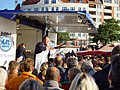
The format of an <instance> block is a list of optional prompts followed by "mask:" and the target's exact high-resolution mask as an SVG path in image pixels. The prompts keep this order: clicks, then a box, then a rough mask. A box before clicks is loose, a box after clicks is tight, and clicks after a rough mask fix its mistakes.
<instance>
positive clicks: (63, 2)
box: [21, 0, 120, 44]
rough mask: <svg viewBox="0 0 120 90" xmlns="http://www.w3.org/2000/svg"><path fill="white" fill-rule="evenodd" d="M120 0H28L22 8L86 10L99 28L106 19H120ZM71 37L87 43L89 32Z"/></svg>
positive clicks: (29, 9) (35, 9)
mask: <svg viewBox="0 0 120 90" xmlns="http://www.w3.org/2000/svg"><path fill="white" fill-rule="evenodd" d="M119 3H120V0H26V1H24V2H23V4H22V7H21V10H25V11H86V12H88V13H89V15H90V17H91V18H92V19H93V20H94V22H95V23H94V24H95V26H96V27H97V28H98V27H99V25H100V24H102V23H103V22H104V21H105V19H110V18H115V19H118V20H120V6H119ZM70 37H71V39H75V38H77V39H78V40H79V41H80V43H82V42H81V41H83V42H84V43H85V41H86V43H87V40H88V38H89V36H88V33H82V32H79V33H76V32H71V33H70ZM80 43H79V44H80Z"/></svg>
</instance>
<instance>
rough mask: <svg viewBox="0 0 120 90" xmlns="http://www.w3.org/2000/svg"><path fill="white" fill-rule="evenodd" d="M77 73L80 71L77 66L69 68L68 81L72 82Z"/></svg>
mask: <svg viewBox="0 0 120 90" xmlns="http://www.w3.org/2000/svg"><path fill="white" fill-rule="evenodd" d="M78 73H82V71H81V70H80V69H78V68H77V67H73V68H71V69H69V71H68V78H69V80H70V82H72V80H73V79H74V78H75V76H76V75H77V74H78Z"/></svg>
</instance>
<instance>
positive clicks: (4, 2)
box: [0, 0, 22, 10]
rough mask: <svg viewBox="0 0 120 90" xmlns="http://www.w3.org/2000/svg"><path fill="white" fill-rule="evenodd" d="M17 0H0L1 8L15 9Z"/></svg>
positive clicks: (19, 0)
mask: <svg viewBox="0 0 120 90" xmlns="http://www.w3.org/2000/svg"><path fill="white" fill-rule="evenodd" d="M21 2H22V0H18V3H21ZM15 7H16V6H15V0H0V10H4V9H8V10H14V9H15Z"/></svg>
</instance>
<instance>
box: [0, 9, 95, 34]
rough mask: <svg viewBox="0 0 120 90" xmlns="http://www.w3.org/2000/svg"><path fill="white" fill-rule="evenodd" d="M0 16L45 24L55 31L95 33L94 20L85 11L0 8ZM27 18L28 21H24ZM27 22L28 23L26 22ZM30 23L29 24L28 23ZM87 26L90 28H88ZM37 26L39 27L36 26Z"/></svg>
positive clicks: (35, 23) (34, 23)
mask: <svg viewBox="0 0 120 90" xmlns="http://www.w3.org/2000/svg"><path fill="white" fill-rule="evenodd" d="M0 16H3V17H5V18H9V19H11V20H15V18H16V16H18V17H20V18H19V19H20V20H21V22H24V23H23V24H27V25H31V26H35V25H37V24H38V26H40V24H42V25H46V26H47V27H48V29H51V30H53V31H55V32H59V31H60V32H81V33H97V30H96V26H95V24H94V21H93V20H92V18H91V17H90V16H89V14H88V13H87V12H85V11H81V12H77V11H54V12H53V11H44V12H43V11H31V12H30V11H22V10H0ZM25 20H27V21H28V22H26V21H25ZM33 21H35V22H33ZM28 23H29V24H28ZM30 23H31V24H30ZM88 27H90V28H91V29H89V30H88ZM38 28H39V27H38Z"/></svg>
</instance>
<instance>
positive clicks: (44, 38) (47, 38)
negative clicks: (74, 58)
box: [42, 36, 50, 46]
mask: <svg viewBox="0 0 120 90" xmlns="http://www.w3.org/2000/svg"><path fill="white" fill-rule="evenodd" d="M42 42H43V43H44V44H45V45H46V46H49V43H50V39H49V37H48V36H44V37H43V39H42Z"/></svg>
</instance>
